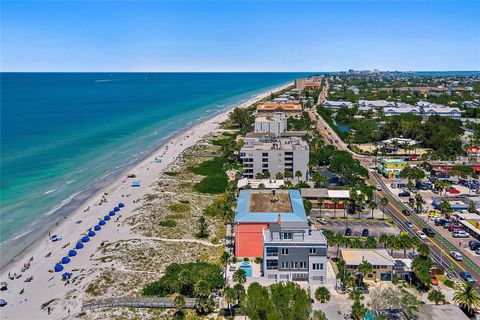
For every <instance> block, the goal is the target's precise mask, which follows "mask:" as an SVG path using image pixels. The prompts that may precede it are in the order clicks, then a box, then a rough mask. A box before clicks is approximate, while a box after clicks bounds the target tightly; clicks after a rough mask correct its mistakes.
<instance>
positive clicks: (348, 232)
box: [345, 228, 352, 237]
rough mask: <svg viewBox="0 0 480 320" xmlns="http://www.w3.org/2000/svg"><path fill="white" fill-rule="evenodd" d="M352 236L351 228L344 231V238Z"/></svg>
mask: <svg viewBox="0 0 480 320" xmlns="http://www.w3.org/2000/svg"><path fill="white" fill-rule="evenodd" d="M351 235H352V228H347V229H345V236H346V237H350V236H351Z"/></svg>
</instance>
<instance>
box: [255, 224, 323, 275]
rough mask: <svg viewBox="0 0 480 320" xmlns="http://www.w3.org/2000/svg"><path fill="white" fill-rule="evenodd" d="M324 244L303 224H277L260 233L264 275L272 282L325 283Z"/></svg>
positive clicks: (315, 233)
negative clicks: (261, 235)
mask: <svg viewBox="0 0 480 320" xmlns="http://www.w3.org/2000/svg"><path fill="white" fill-rule="evenodd" d="M326 274H327V241H326V239H325V237H324V236H323V234H322V232H321V231H320V230H311V229H310V228H309V227H308V225H307V223H306V222H288V221H285V222H282V221H281V217H280V216H279V218H278V222H277V223H274V224H270V225H269V227H268V229H265V230H263V275H264V277H265V278H267V279H268V280H274V281H308V282H313V283H322V284H323V283H325V281H326Z"/></svg>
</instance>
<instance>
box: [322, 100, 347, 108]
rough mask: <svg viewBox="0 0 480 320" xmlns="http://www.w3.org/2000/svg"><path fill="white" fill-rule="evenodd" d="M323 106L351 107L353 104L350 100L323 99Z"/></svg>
mask: <svg viewBox="0 0 480 320" xmlns="http://www.w3.org/2000/svg"><path fill="white" fill-rule="evenodd" d="M323 107H325V108H327V109H340V108H352V107H353V104H352V103H351V102H350V101H331V100H328V101H325V103H324V104H323Z"/></svg>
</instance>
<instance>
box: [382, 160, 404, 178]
mask: <svg viewBox="0 0 480 320" xmlns="http://www.w3.org/2000/svg"><path fill="white" fill-rule="evenodd" d="M406 166H407V163H406V162H405V161H404V160H402V159H382V160H381V161H380V164H379V165H378V172H379V173H381V174H383V176H384V177H385V178H388V179H393V178H396V177H398V175H399V174H400V171H402V170H403V169H404V168H405V167H406Z"/></svg>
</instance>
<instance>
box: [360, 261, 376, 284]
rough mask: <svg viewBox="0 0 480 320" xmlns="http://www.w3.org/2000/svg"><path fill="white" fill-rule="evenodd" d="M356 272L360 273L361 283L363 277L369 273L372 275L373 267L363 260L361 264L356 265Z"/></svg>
mask: <svg viewBox="0 0 480 320" xmlns="http://www.w3.org/2000/svg"><path fill="white" fill-rule="evenodd" d="M358 271H360V272H361V273H362V283H363V279H364V278H365V276H366V275H367V274H369V273H372V271H373V267H372V265H371V264H370V262H368V261H367V260H363V261H362V263H360V264H359V265H358Z"/></svg>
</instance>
